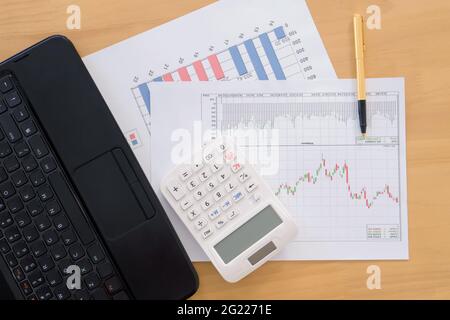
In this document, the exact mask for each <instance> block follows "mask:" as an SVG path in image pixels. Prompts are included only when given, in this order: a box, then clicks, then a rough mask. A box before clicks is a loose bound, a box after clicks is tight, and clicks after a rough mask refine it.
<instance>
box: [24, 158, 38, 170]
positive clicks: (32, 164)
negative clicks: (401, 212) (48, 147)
mask: <svg viewBox="0 0 450 320" xmlns="http://www.w3.org/2000/svg"><path fill="white" fill-rule="evenodd" d="M37 166H38V164H37V162H36V160H34V158H33V156H28V157H26V158H24V159H23V160H22V167H23V168H24V170H25V171H26V172H31V171H33V170H34V169H36V168H37Z"/></svg>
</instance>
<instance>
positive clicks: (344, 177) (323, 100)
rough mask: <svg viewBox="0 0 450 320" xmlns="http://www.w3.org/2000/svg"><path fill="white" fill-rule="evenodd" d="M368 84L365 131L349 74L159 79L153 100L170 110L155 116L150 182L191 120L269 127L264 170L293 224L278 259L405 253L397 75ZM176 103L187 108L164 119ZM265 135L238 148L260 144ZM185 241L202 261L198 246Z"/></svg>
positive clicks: (223, 128) (219, 128) (218, 127)
mask: <svg viewBox="0 0 450 320" xmlns="http://www.w3.org/2000/svg"><path fill="white" fill-rule="evenodd" d="M367 86H368V94H367V97H368V98H367V99H368V109H367V111H368V114H367V121H368V136H367V137H366V138H365V139H363V138H362V137H361V134H360V129H359V122H358V115H357V104H356V95H355V91H356V89H355V88H356V87H355V83H354V82H353V81H351V80H330V81H322V80H318V81H314V82H308V81H288V82H286V83H284V84H283V85H280V84H279V83H277V82H265V83H261V82H251V83H245V84H239V85H235V84H232V83H229V84H227V85H226V86H220V87H217V86H213V85H211V84H196V85H194V84H192V85H185V86H183V85H173V86H170V87H171V88H167V86H166V87H164V86H158V85H156V84H155V85H153V86H152V87H151V89H152V92H153V94H154V99H152V102H153V103H156V104H158V105H161V104H164V106H165V107H166V108H165V110H160V111H159V110H158V111H155V113H154V115H153V117H154V120H155V124H154V127H153V128H152V130H155V131H154V132H153V133H152V143H154V144H155V145H157V146H158V150H165V151H163V152H161V153H160V154H158V155H156V154H155V155H153V158H152V162H153V164H154V166H153V167H154V168H152V170H153V172H152V174H153V176H154V180H153V181H152V183H153V182H155V183H156V184H157V182H158V181H159V179H160V178H159V177H158V175H159V173H158V172H166V171H167V170H166V168H165V167H166V166H171V165H172V164H171V161H170V157H169V156H170V150H169V148H170V147H171V146H173V145H174V142H173V141H171V136H170V131H171V130H175V129H176V128H186V129H187V130H195V129H193V128H191V126H192V124H191V123H193V122H194V121H195V119H201V121H202V124H203V127H204V128H208V129H210V130H211V135H212V136H214V135H218V134H220V133H224V132H229V131H230V130H231V131H233V130H236V129H244V130H245V129H249V128H250V129H255V130H256V131H263V130H268V131H267V132H272V131H271V130H275V132H277V140H276V145H271V148H274V150H275V149H276V150H277V152H278V156H277V161H278V162H277V164H278V165H277V171H276V172H273V173H270V174H267V175H265V176H264V178H265V179H266V180H267V181H268V183H269V185H270V186H271V188H272V190H273V191H274V193H275V194H276V195H277V196H278V197H279V198H280V200H281V201H282V202H283V203H284V204H285V205H286V206H287V208H288V209H289V211H290V212H291V214H292V215H293V216H294V217H295V219H296V222H297V225H298V227H299V232H298V234H297V238H296V239H295V241H294V242H293V243H291V244H290V245H289V246H288V247H287V249H286V250H285V251H284V252H283V253H282V254H281V255H279V256H278V257H277V258H278V259H406V258H407V257H408V234H407V201H406V160H405V159H406V155H405V114H404V112H405V106H404V89H403V79H370V80H368V81H367ZM180 104H182V105H183V106H184V108H182V109H180V110H179V111H178V112H179V114H178V116H177V117H176V118H175V119H172V121H171V122H169V121H168V118H169V116H170V114H173V113H174V112H175V108H176V106H177V105H180ZM172 106H173V108H174V109H172ZM156 123H158V124H156ZM163 126H165V128H162V127H163ZM270 141H271V143H273V141H275V140H270ZM265 143H266V141H263V142H256V143H254V144H248V145H244V146H243V147H244V148H247V149H249V150H250V149H258V148H262V147H264V146H266V145H265ZM164 145H166V146H167V147H164ZM254 151H255V153H254V154H258V150H254ZM157 163H158V164H157ZM174 220H175V219H174ZM177 227H178V226H177ZM181 227H182V226H181ZM180 229H182V228H177V231H178V230H180ZM186 241H187V239H183V243H184V244H185V246H186ZM192 243H193V241H192ZM187 248H188V251H189V253H190V254H191V253H192V256H193V257H194V259H197V258H198V259H201V256H200V254H198V252H197V251H196V248H195V247H194V245H192V246H191V245H190V244H189V245H187Z"/></svg>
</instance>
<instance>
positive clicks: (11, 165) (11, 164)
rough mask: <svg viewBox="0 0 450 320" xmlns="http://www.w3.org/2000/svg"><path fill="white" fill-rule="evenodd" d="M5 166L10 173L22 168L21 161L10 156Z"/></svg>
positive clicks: (4, 161) (4, 163)
mask: <svg viewBox="0 0 450 320" xmlns="http://www.w3.org/2000/svg"><path fill="white" fill-rule="evenodd" d="M3 166H4V167H5V169H6V171H8V172H13V171H15V170H17V169H19V168H20V164H19V161H17V158H16V157H15V156H9V157H8V158H6V159H5V160H3Z"/></svg>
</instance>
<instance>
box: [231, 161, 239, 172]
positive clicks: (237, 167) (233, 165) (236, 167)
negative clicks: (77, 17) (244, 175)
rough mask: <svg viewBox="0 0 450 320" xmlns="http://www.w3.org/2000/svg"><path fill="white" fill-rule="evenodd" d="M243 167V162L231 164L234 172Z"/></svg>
mask: <svg viewBox="0 0 450 320" xmlns="http://www.w3.org/2000/svg"><path fill="white" fill-rule="evenodd" d="M241 169H242V164H241V163H240V162H235V163H233V164H232V165H231V171H233V173H236V172H238V171H239V170H241Z"/></svg>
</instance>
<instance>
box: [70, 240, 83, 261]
mask: <svg viewBox="0 0 450 320" xmlns="http://www.w3.org/2000/svg"><path fill="white" fill-rule="evenodd" d="M69 254H70V256H71V257H72V259H73V260H75V261H77V260H79V259H81V258H82V257H83V256H84V250H83V247H82V246H81V245H80V244H79V243H75V244H74V245H72V246H71V247H70V248H69Z"/></svg>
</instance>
